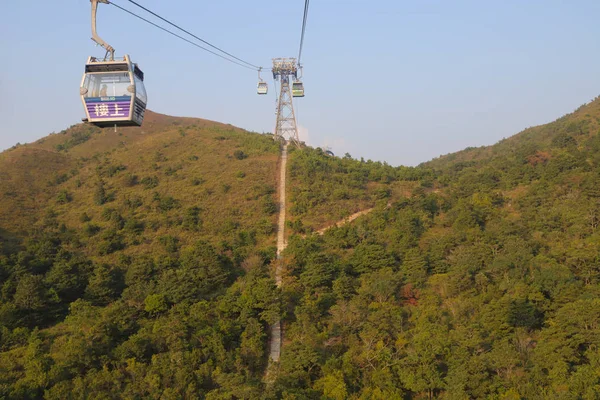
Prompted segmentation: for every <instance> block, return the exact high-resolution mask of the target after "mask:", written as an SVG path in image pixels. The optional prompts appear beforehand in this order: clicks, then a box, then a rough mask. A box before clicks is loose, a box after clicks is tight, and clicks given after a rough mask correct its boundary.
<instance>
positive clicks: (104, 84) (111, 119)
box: [80, 55, 148, 127]
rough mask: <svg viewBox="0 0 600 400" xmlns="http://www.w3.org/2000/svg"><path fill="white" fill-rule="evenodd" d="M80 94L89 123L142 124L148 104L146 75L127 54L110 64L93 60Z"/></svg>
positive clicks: (88, 66) (83, 80)
mask: <svg viewBox="0 0 600 400" xmlns="http://www.w3.org/2000/svg"><path fill="white" fill-rule="evenodd" d="M80 94H81V101H82V102H83V105H84V107H85V112H86V114H87V122H89V123H91V124H94V125H96V126H99V127H110V126H115V125H116V126H140V125H142V122H143V120H144V111H145V110H146V103H147V102H148V98H147V95H146V89H145V88H144V73H143V72H142V70H141V69H140V68H139V67H138V66H137V65H136V64H134V63H132V62H131V60H130V58H129V56H128V55H125V56H124V57H123V59H121V60H111V61H103V60H98V59H96V58H95V57H90V58H89V59H88V62H87V63H86V65H85V73H84V75H83V79H82V81H81V89H80Z"/></svg>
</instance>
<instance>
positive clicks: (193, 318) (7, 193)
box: [0, 100, 600, 400]
mask: <svg viewBox="0 0 600 400" xmlns="http://www.w3.org/2000/svg"><path fill="white" fill-rule="evenodd" d="M599 133H600V100H596V101H594V102H592V103H590V104H587V105H585V106H582V107H581V108H579V109H578V110H577V111H576V112H574V113H572V114H569V115H567V116H564V117H562V118H560V119H558V120H557V121H555V122H553V123H551V124H548V125H544V126H540V127H534V128H529V129H527V130H525V131H524V132H522V133H520V134H517V135H515V136H513V137H511V138H509V139H505V140H503V141H501V142H500V143H498V144H496V145H494V146H489V147H483V148H477V149H467V150H465V151H462V152H459V153H456V154H451V155H447V156H444V157H441V158H439V159H435V160H432V161H431V162H428V163H425V164H423V165H420V166H419V167H415V168H412V167H392V166H390V165H388V164H386V163H380V162H373V161H370V160H367V161H365V160H362V159H361V160H355V159H352V158H351V157H350V156H349V155H347V156H344V157H330V156H328V155H326V154H325V153H324V152H323V151H321V150H320V149H311V148H304V149H293V148H292V147H291V146H290V155H289V163H288V182H287V183H288V184H287V188H288V189H287V190H288V193H287V195H288V196H287V197H288V221H287V226H288V229H287V234H288V243H289V245H288V247H287V250H286V251H285V252H284V258H283V260H282V261H281V263H282V264H281V265H283V268H284V277H283V286H282V288H281V289H277V288H276V286H275V284H274V280H273V278H272V275H273V273H272V272H273V266H274V265H275V263H276V262H277V261H275V260H274V255H275V247H274V245H275V223H276V218H277V215H276V213H277V203H276V200H277V199H276V196H277V194H276V192H275V191H276V188H277V181H276V180H277V177H278V176H279V174H278V158H279V146H278V145H277V144H276V143H274V141H273V140H272V137H271V136H269V135H259V134H255V133H249V132H245V131H243V130H241V129H238V128H234V127H232V126H229V125H224V124H219V123H215V122H210V121H204V120H199V119H187V118H175V117H167V116H164V115H160V114H156V113H151V112H148V114H147V117H146V120H145V122H144V126H143V127H142V128H127V129H120V130H119V132H117V133H115V132H113V131H112V130H109V129H106V130H102V131H101V130H98V129H96V128H90V127H89V126H85V125H76V126H73V127H71V128H69V129H68V130H66V131H64V132H61V133H57V134H52V135H50V136H48V137H46V138H44V139H42V140H40V141H38V142H36V143H33V144H29V145H22V146H17V147H15V148H13V149H11V150H9V151H6V152H4V153H2V154H0V238H1V239H2V246H1V247H0V250H1V251H2V255H1V256H0V279H1V282H2V288H1V290H0V351H1V352H0V398H7V399H22V398H31V399H36V398H47V399H70V398H73V399H75V398H77V399H79V398H81V399H84V398H102V399H112V398H115V399H118V398H128V399H142V398H144V399H145V398H150V399H204V398H206V399H261V398H264V399H280V398H281V399H336V400H337V399H372V400H375V399H385V400H389V399H414V400H417V399H434V398H440V399H479V398H483V399H506V400H508V399H596V398H600V300H599V298H600V297H599V296H600V230H599V226H600V190H599V189H598V183H599V182H600V157H599V156H598V154H600V151H599V150H600V135H599ZM364 210H371V212H370V213H368V214H366V215H363V216H361V217H359V218H358V219H356V220H355V221H353V222H351V223H348V224H345V225H343V226H340V227H332V228H331V229H327V230H326V231H325V232H324V234H323V235H319V234H317V233H316V232H317V231H319V230H322V229H324V228H327V227H329V226H332V225H333V224H334V223H335V222H337V221H339V220H341V219H344V218H346V217H348V216H349V215H351V214H353V213H356V212H358V211H364ZM279 318H282V320H283V333H284V340H283V348H282V353H281V360H280V362H279V363H278V364H277V365H275V366H274V370H275V373H274V375H272V376H273V377H274V379H273V380H274V381H273V383H272V384H271V385H266V384H265V382H264V381H265V379H264V378H265V370H266V367H267V347H268V328H269V325H270V324H272V323H273V322H275V321H277V320H278V319H279Z"/></svg>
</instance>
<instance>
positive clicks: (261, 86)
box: [256, 67, 269, 94]
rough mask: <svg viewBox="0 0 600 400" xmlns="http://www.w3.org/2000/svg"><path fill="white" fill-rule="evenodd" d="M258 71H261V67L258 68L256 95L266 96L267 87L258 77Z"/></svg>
mask: <svg viewBox="0 0 600 400" xmlns="http://www.w3.org/2000/svg"><path fill="white" fill-rule="evenodd" d="M260 71H262V67H259V68H258V85H256V93H258V94H267V92H268V91H269V87H268V86H267V82H265V81H263V80H262V78H261V77H260Z"/></svg>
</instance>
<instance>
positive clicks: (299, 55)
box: [130, 0, 310, 65]
mask: <svg viewBox="0 0 600 400" xmlns="http://www.w3.org/2000/svg"><path fill="white" fill-rule="evenodd" d="M130 1H131V0H130ZM309 2H310V0H305V1H304V18H303V19H302V34H301V35H300V51H298V65H300V59H301V58H302V45H303V44H304V31H305V30H306V20H307V18H308V3H309Z"/></svg>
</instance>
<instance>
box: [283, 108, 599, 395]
mask: <svg viewBox="0 0 600 400" xmlns="http://www.w3.org/2000/svg"><path fill="white" fill-rule="evenodd" d="M599 121H600V100H596V101H594V102H592V103H590V104H588V105H585V106H583V107H581V108H579V109H578V110H577V111H576V112H574V113H573V114H569V115H566V116H564V117H562V118H560V119H558V120H557V121H555V122H553V123H551V124H548V125H544V126H540V127H535V128H530V129H527V130H526V131H524V132H522V133H520V134H518V135H516V136H514V137H511V138H509V139H506V140H503V141H502V142H500V143H498V144H496V145H494V146H490V147H484V148H478V149H467V150H465V151H463V152H459V153H457V154H452V155H448V156H445V157H442V158H440V159H436V160H433V161H431V162H429V163H426V164H424V165H422V166H420V167H418V168H416V169H407V168H391V167H386V166H383V165H379V164H377V163H371V164H368V163H364V162H357V161H354V162H351V161H349V160H339V159H336V160H332V159H329V158H326V157H325V156H321V155H320V154H315V153H314V152H306V153H304V154H303V155H302V156H297V157H298V159H304V158H308V157H309V158H310V160H311V161H310V162H305V163H304V165H307V167H306V168H308V167H310V168H313V169H314V171H312V172H311V173H310V174H309V173H307V172H306V171H302V172H303V173H299V174H298V176H299V180H300V181H301V182H300V183H299V184H298V185H296V186H297V187H300V186H302V187H303V192H304V193H308V194H312V195H313V196H315V197H317V196H319V193H320V192H322V191H323V188H324V187H325V188H328V189H326V190H325V192H326V193H328V194H329V195H328V196H326V197H327V199H326V200H324V201H325V202H326V201H330V202H332V203H333V206H331V207H330V208H329V209H330V210H331V212H330V213H329V214H330V215H331V214H334V215H333V216H336V215H335V214H337V212H338V211H337V209H336V208H335V205H337V203H335V202H334V201H333V200H332V199H331V193H332V192H333V191H337V192H340V191H346V192H347V193H350V198H351V199H356V201H357V202H359V201H362V200H365V199H369V200H370V201H371V202H373V201H374V202H375V204H376V203H377V202H376V200H375V199H377V197H378V196H375V197H374V198H373V197H369V196H368V195H365V193H368V191H365V190H363V191H361V192H360V193H359V192H358V191H357V190H358V185H360V184H363V185H364V184H367V183H366V182H367V180H368V179H366V178H364V177H371V178H372V177H373V176H378V179H375V181H377V182H378V183H379V184H380V185H382V186H380V188H379V189H377V190H378V192H377V193H379V197H385V196H384V194H385V193H387V195H388V198H389V202H390V203H391V204H390V206H389V207H385V206H384V205H383V204H381V203H379V204H380V206H378V207H376V208H375V210H374V211H373V212H372V213H370V214H368V215H366V216H364V217H361V218H360V219H359V220H357V221H355V222H354V223H352V224H348V225H345V226H343V227H341V228H332V229H330V230H328V231H327V232H326V233H325V234H324V235H323V236H318V235H312V236H308V237H307V238H303V237H302V236H299V235H298V236H293V237H291V238H290V241H289V242H290V245H289V246H288V248H287V251H286V261H285V262H286V266H287V276H286V278H285V280H284V285H283V290H284V297H285V298H286V299H287V303H286V305H285V310H286V316H285V322H284V326H285V332H286V343H285V346H284V351H283V352H282V358H281V371H280V372H281V373H280V377H279V380H278V382H277V385H279V386H278V390H280V392H279V393H280V394H282V395H283V394H285V393H287V395H288V396H291V395H292V394H293V395H294V396H296V397H295V398H328V399H345V398H356V399H425V398H428V399H431V398H442V399H471V398H472V399H475V398H478V399H479V398H487V399H559V398H560V399H595V398H599V397H600V350H599V349H600V300H599V298H600V229H599V224H600V190H599V189H598V185H599V183H600V157H599V156H598V155H599V154H600V135H599V128H600V125H599ZM344 163H346V164H344ZM336 168H337V169H341V168H347V169H346V171H343V172H341V173H340V175H337V174H336V173H333V174H332V173H330V171H332V170H336ZM356 171H361V172H360V173H357V172H356ZM380 171H381V172H380ZM352 176H356V178H352ZM341 177H343V179H341ZM367 185H368V184H367ZM410 185H412V191H411V192H409V194H408V195H402V192H406V190H407V189H408V188H410V187H411V186H410ZM399 187H403V188H404V189H405V190H403V191H398V190H397V188H399ZM386 188H387V190H386ZM361 189H364V186H363V187H362V188H361ZM327 190H329V192H327ZM364 196H366V197H364ZM292 199H293V201H294V203H293V204H291V206H290V207H291V208H292V209H294V207H296V208H298V209H304V201H305V199H304V198H302V197H299V196H296V197H295V198H294V197H292ZM372 204H373V203H372ZM307 213H308V214H310V208H309V211H308V212H307ZM331 219H334V218H331Z"/></svg>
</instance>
